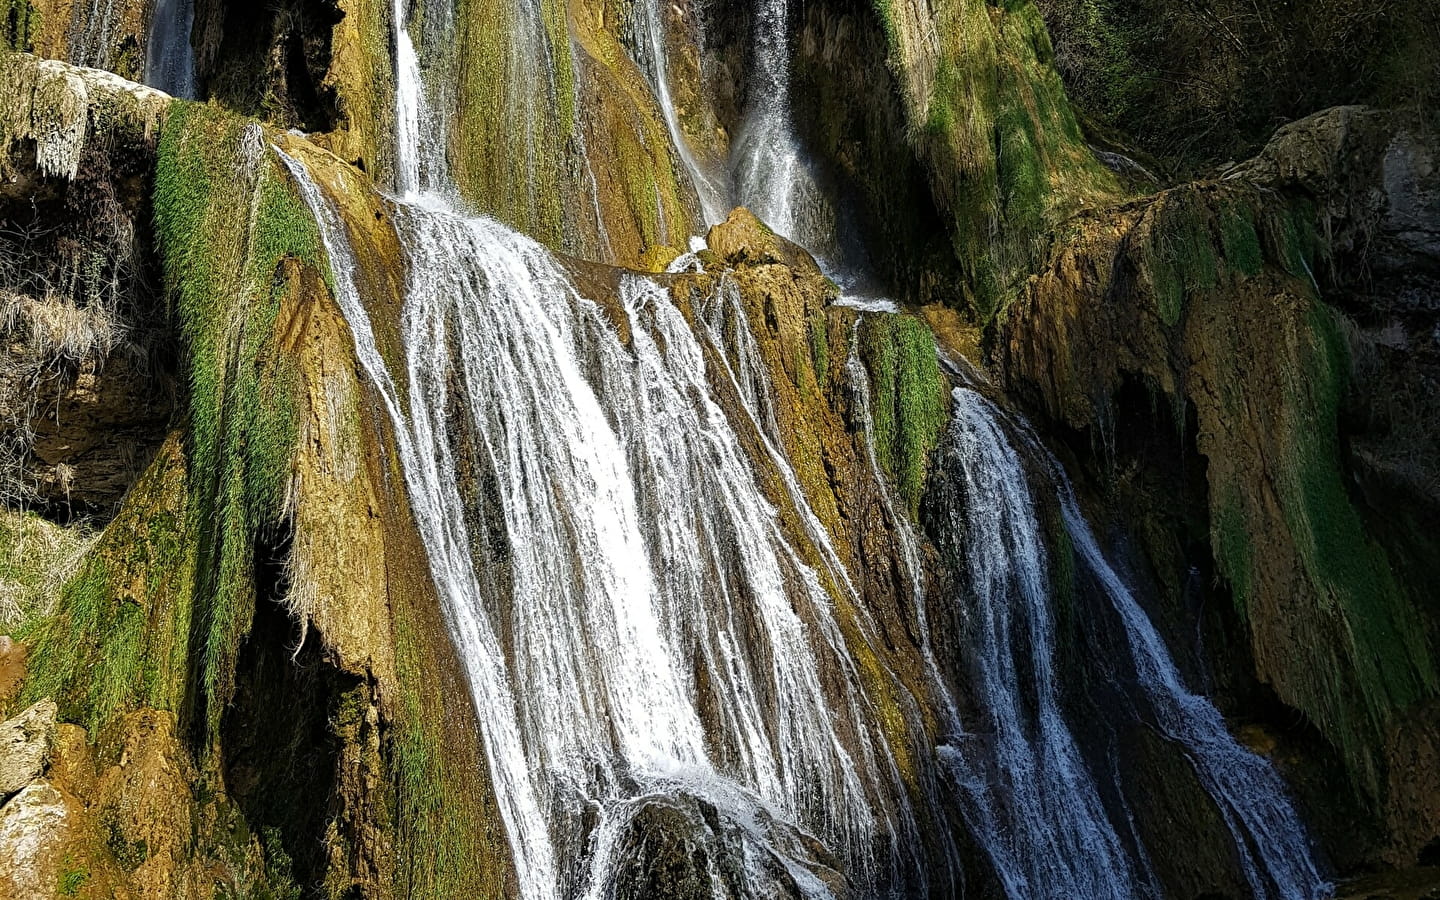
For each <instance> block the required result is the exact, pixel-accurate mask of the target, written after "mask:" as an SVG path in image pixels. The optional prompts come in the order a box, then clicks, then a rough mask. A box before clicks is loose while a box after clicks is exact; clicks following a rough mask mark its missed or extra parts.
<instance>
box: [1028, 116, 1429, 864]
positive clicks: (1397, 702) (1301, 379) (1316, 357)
mask: <svg viewBox="0 0 1440 900" xmlns="http://www.w3.org/2000/svg"><path fill="white" fill-rule="evenodd" d="M1428 160H1429V152H1428V151H1427V150H1425V149H1424V148H1423V147H1421V146H1418V145H1417V142H1416V139H1415V137H1414V136H1413V133H1411V132H1407V131H1405V130H1404V129H1402V128H1398V127H1397V122H1396V120H1394V119H1393V118H1391V117H1388V116H1385V115H1382V114H1379V113H1374V112H1370V111H1366V110H1358V109H1341V110H1335V111H1331V112H1329V113H1326V114H1324V115H1321V116H1317V117H1315V118H1313V119H1310V120H1306V121H1305V122H1301V123H1296V124H1295V125H1292V126H1290V127H1289V128H1287V129H1285V130H1282V132H1281V133H1280V134H1278V135H1277V137H1276V140H1275V141H1274V142H1272V144H1271V146H1270V147H1269V148H1267V150H1266V151H1265V152H1264V153H1263V154H1262V155H1261V156H1260V157H1258V158H1257V159H1256V160H1254V161H1252V162H1250V163H1247V164H1246V165H1244V166H1241V167H1239V168H1237V169H1236V170H1235V171H1234V172H1233V173H1232V174H1231V176H1230V177H1229V178H1227V180H1226V181H1224V182H1222V183H1213V184H1212V183H1199V184H1194V185H1187V186H1182V187H1180V188H1176V189H1173V190H1171V191H1167V192H1164V193H1162V194H1159V195H1157V196H1155V197H1152V198H1147V199H1144V200H1140V201H1136V202H1133V203H1130V204H1126V205H1123V206H1117V207H1114V208H1112V209H1110V210H1106V211H1103V212H1094V213H1089V214H1086V215H1084V216H1082V217H1079V218H1077V219H1076V220H1074V221H1073V222H1072V223H1071V224H1070V226H1069V227H1068V230H1067V232H1066V233H1065V234H1064V235H1063V238H1062V240H1061V241H1060V243H1059V245H1058V247H1057V249H1056V252H1055V253H1054V255H1053V256H1052V259H1051V263H1050V265H1049V267H1048V268H1047V269H1046V270H1044V271H1042V272H1041V273H1040V274H1039V275H1038V276H1037V277H1036V278H1035V279H1032V281H1031V282H1030V283H1029V284H1028V285H1027V289H1026V292H1025V295H1024V296H1023V297H1022V299H1021V300H1020V301H1019V302H1018V303H1017V304H1016V306H1015V307H1013V308H1012V310H1011V313H1010V317H1009V319H1008V321H1007V323H1006V325H1005V328H1004V329H1003V332H1002V333H1003V334H1004V335H1005V344H1004V348H1003V354H1002V358H1003V360H1004V366H1005V370H1006V375H1007V378H1008V379H1009V383H1010V385H1011V387H1012V389H1013V390H1014V391H1016V392H1017V393H1018V394H1020V395H1021V396H1025V397H1028V398H1030V400H1031V402H1032V403H1033V404H1034V406H1035V408H1037V409H1040V410H1043V412H1044V414H1045V415H1047V416H1048V417H1049V418H1050V420H1051V421H1052V422H1054V423H1057V424H1058V425H1059V426H1060V427H1061V428H1069V429H1075V433H1078V434H1079V435H1083V436H1085V437H1082V439H1081V441H1080V442H1079V443H1080V444H1081V445H1082V446H1081V449H1080V450H1079V452H1080V453H1082V454H1090V453H1092V452H1094V450H1095V449H1096V448H1104V451H1103V453H1102V454H1099V455H1100V459H1098V460H1096V462H1095V466H1096V467H1097V470H1099V471H1115V468H1114V467H1116V466H1119V467H1120V468H1121V470H1122V471H1130V472H1132V473H1135V474H1132V475H1131V476H1127V478H1125V479H1121V480H1120V481H1118V482H1117V483H1112V485H1111V486H1110V487H1109V488H1108V491H1109V492H1111V493H1112V495H1118V498H1119V502H1120V505H1121V508H1122V509H1124V508H1126V505H1127V504H1133V506H1131V507H1130V508H1129V509H1128V510H1127V511H1126V512H1124V513H1122V515H1124V516H1126V517H1128V518H1130V520H1131V521H1135V522H1139V523H1141V525H1140V531H1141V532H1142V533H1143V534H1148V536H1147V537H1146V538H1145V540H1146V542H1147V544H1148V547H1147V552H1148V553H1149V555H1150V558H1151V562H1152V564H1153V565H1154V567H1155V570H1156V572H1157V574H1158V577H1159V579H1160V580H1161V582H1162V583H1165V582H1168V583H1170V584H1171V585H1172V587H1171V588H1170V590H1171V591H1172V596H1173V597H1174V598H1176V599H1175V601H1174V602H1175V603H1176V604H1177V607H1178V606H1179V605H1180V604H1182V603H1183V601H1182V600H1180V598H1181V596H1182V594H1183V591H1184V588H1183V587H1182V585H1183V584H1184V583H1185V579H1186V577H1187V576H1186V575H1185V572H1186V571H1187V570H1189V569H1190V567H1192V566H1193V567H1195V569H1194V570H1195V571H1208V570H1210V567H1211V566H1213V567H1214V571H1215V572H1216V573H1217V574H1218V575H1219V576H1220V577H1221V578H1222V579H1223V583H1224V585H1225V587H1226V588H1227V589H1228V590H1227V592H1228V594H1229V595H1230V598H1232V599H1233V602H1234V608H1235V609H1237V610H1238V612H1239V616H1240V618H1239V621H1238V622H1234V621H1231V622H1228V623H1227V622H1225V621H1224V620H1223V619H1220V620H1215V619H1212V622H1211V624H1210V625H1208V626H1201V627H1209V628H1213V629H1214V631H1213V632H1212V633H1213V634H1214V635H1215V638H1216V639H1217V640H1218V641H1220V642H1221V643H1220V645H1222V646H1223V645H1224V644H1225V642H1227V641H1228V639H1224V638H1221V637H1220V635H1222V634H1226V633H1229V634H1233V633H1234V629H1235V628H1236V626H1237V625H1238V626H1239V627H1240V628H1241V629H1243V633H1244V634H1246V636H1247V641H1246V643H1247V644H1248V653H1247V654H1245V655H1243V656H1237V657H1232V658H1230V659H1229V660H1228V661H1225V662H1223V663H1222V664H1221V668H1222V671H1228V672H1230V673H1232V674H1231V675H1227V676H1223V677H1227V678H1230V679H1231V685H1232V688H1231V689H1232V690H1234V691H1236V692H1239V693H1240V694H1242V695H1243V694H1244V693H1245V692H1246V691H1247V690H1253V689H1252V688H1247V687H1245V685H1244V678H1243V677H1242V678H1239V679H1236V678H1235V676H1234V674H1233V673H1237V672H1239V673H1244V672H1245V671H1246V670H1248V671H1250V672H1253V674H1254V676H1255V678H1256V679H1258V681H1259V682H1260V683H1262V684H1264V685H1266V686H1268V689H1269V690H1270V691H1273V695H1274V696H1275V697H1278V699H1279V700H1280V701H1282V702H1283V703H1284V704H1286V705H1288V706H1290V707H1292V708H1294V709H1296V710H1299V711H1300V712H1301V713H1303V714H1304V715H1305V716H1306V718H1307V720H1308V725H1309V727H1311V728H1313V729H1314V732H1312V735H1313V734H1314V733H1318V734H1319V735H1321V736H1323V738H1324V744H1314V743H1312V744H1311V745H1310V749H1309V750H1307V751H1304V753H1308V754H1309V759H1310V760H1311V761H1312V762H1313V763H1314V764H1315V765H1320V766H1322V767H1323V765H1328V763H1322V762H1320V760H1323V759H1324V758H1326V756H1327V754H1331V753H1333V754H1338V756H1339V757H1340V759H1342V760H1343V763H1344V765H1345V766H1346V767H1347V768H1348V770H1349V776H1348V777H1349V780H1350V783H1351V785H1352V790H1353V791H1354V796H1355V797H1364V798H1367V799H1366V800H1364V801H1363V803H1364V805H1367V806H1368V807H1369V809H1370V813H1369V816H1370V817H1369V819H1368V822H1369V824H1370V827H1371V828H1373V829H1374V832H1373V833H1374V837H1373V838H1371V839H1370V840H1372V841H1373V842H1372V843H1369V844H1368V845H1367V846H1366V848H1365V849H1363V850H1357V845H1356V843H1355V842H1350V843H1348V844H1346V843H1345V841H1346V840H1348V838H1345V839H1343V840H1342V836H1343V835H1345V834H1347V832H1346V831H1345V830H1344V826H1343V825H1341V824H1340V822H1339V821H1336V822H1335V823H1334V827H1338V828H1339V829H1340V830H1339V831H1337V832H1336V833H1335V834H1336V837H1335V840H1336V841H1337V850H1336V852H1337V855H1338V856H1339V857H1340V858H1341V859H1342V860H1343V861H1345V862H1346V863H1347V864H1348V863H1349V862H1351V861H1354V860H1355V858H1356V856H1357V855H1361V854H1368V855H1370V856H1371V858H1374V857H1375V856H1380V857H1383V858H1386V859H1390V860H1394V861H1401V860H1413V858H1414V854H1415V853H1417V852H1418V850H1419V847H1420V845H1422V844H1423V843H1424V842H1425V841H1427V840H1429V839H1430V838H1431V837H1433V832H1434V826H1433V824H1431V821H1432V816H1433V812H1423V811H1421V810H1419V809H1417V808H1416V807H1415V803H1416V799H1415V798H1418V797H1423V796H1428V795H1429V794H1430V793H1431V791H1430V790H1429V789H1428V787H1427V784H1428V778H1429V775H1428V774H1427V773H1428V768H1427V765H1428V764H1427V763H1425V762H1423V760H1426V759H1428V758H1429V757H1430V754H1431V752H1432V751H1431V749H1430V748H1431V746H1432V744H1433V738H1432V737H1431V732H1432V729H1433V727H1434V723H1433V719H1432V717H1433V714H1434V713H1433V708H1434V707H1433V702H1432V701H1431V698H1432V697H1433V696H1434V694H1435V691H1436V689H1437V676H1436V669H1435V663H1434V657H1433V656H1432V651H1431V646H1432V640H1433V637H1432V635H1433V634H1434V629H1435V625H1436V623H1435V620H1434V617H1433V614H1432V613H1431V612H1430V611H1429V610H1428V609H1427V606H1426V604H1425V597H1424V593H1425V590H1426V589H1425V588H1424V587H1423V586H1424V585H1425V584H1427V583H1428V581H1429V578H1430V577H1431V576H1429V575H1428V574H1427V573H1428V572H1429V571H1430V566H1431V563H1430V560H1433V559H1434V558H1435V557H1434V550H1433V548H1431V547H1430V546H1429V539H1428V538H1426V537H1420V535H1429V534H1433V533H1434V530H1433V527H1430V526H1429V525H1428V524H1423V525H1422V524H1419V523H1430V522H1433V521H1434V518H1433V517H1434V515H1435V508H1436V507H1435V505H1434V500H1433V496H1432V494H1433V489H1432V488H1430V487H1428V485H1430V484H1433V482H1432V481H1431V479H1429V478H1428V477H1426V476H1424V475H1423V474H1421V473H1424V472H1426V471H1429V470H1428V469H1427V468H1426V467H1428V466H1430V465H1433V462H1431V461H1433V459H1434V451H1433V444H1432V443H1431V439H1430V438H1429V437H1428V436H1427V435H1428V434H1429V433H1430V432H1431V431H1433V429H1434V427H1435V425H1434V422H1435V421H1437V420H1435V419H1433V418H1432V415H1433V414H1432V413H1431V412H1430V409H1431V408H1432V404H1430V402H1429V400H1428V399H1427V397H1428V396H1429V394H1430V388H1429V387H1427V385H1432V384H1434V380H1433V378H1434V376H1433V369H1432V368H1431V367H1432V366H1433V363H1432V362H1430V360H1433V358H1434V350H1433V347H1434V344H1433V340H1434V338H1433V337H1432V335H1433V329H1434V322H1435V320H1434V317H1433V313H1429V312H1427V311H1425V310H1426V308H1427V306H1428V305H1429V304H1430V303H1431V302H1432V299H1427V298H1433V297H1434V294H1433V287H1432V285H1433V282H1431V281H1430V276H1429V274H1428V273H1429V272H1430V271H1431V270H1432V267H1433V260H1432V256H1431V249H1430V247H1431V244H1432V242H1433V237H1432V236H1431V229H1432V228H1433V226H1432V225H1427V224H1423V222H1424V221H1426V220H1428V219H1429V218H1430V214H1431V211H1432V209H1433V202H1434V200H1433V181H1432V176H1431V174H1430V173H1431V171H1432V169H1431V164H1430V163H1429V161H1428ZM1396 171H1405V172H1406V173H1407V175H1406V176H1405V177H1404V178H1403V179H1399V178H1397V179H1393V180H1388V181H1387V176H1386V173H1387V172H1396ZM1402 182H1403V185H1402ZM1261 191H1263V193H1261ZM1412 210H1423V212H1421V213H1420V214H1419V215H1413V214H1412V213H1411V212H1409V211H1412ZM1372 253H1373V256H1370V255H1369V254H1372ZM1367 258H1372V259H1374V260H1375V269H1374V271H1375V274H1376V278H1375V279H1374V280H1370V279H1364V278H1360V277H1358V276H1357V269H1358V268H1359V267H1360V266H1361V265H1363V261H1364V260H1365V259H1367ZM1362 291H1363V292H1362ZM1317 292H1319V293H1321V294H1323V296H1324V298H1325V300H1328V301H1329V302H1325V301H1322V299H1321V297H1320V296H1317ZM1349 316H1353V317H1354V319H1353V320H1352V319H1350V318H1349ZM1355 321H1359V322H1361V323H1366V324H1362V325H1361V326H1360V327H1358V328H1357V326H1356V325H1355V324H1353V322H1355ZM1387 328H1388V329H1389V333H1390V334H1391V335H1393V336H1394V340H1393V342H1392V343H1393V346H1391V347H1389V348H1377V346H1376V345H1377V344H1378V343H1381V342H1382V341H1383V340H1384V338H1382V337H1380V335H1381V334H1383V333H1385V331H1386V329H1387ZM1367 329H1371V330H1369V331H1367ZM1352 359H1353V360H1354V361H1355V362H1354V377H1353V378H1352V377H1351V372H1352V362H1351V361H1352ZM1380 384H1383V385H1385V386H1386V388H1387V389H1388V390H1389V391H1390V392H1391V393H1392V396H1398V397H1408V398H1410V399H1408V400H1405V401H1400V402H1401V403H1402V404H1403V405H1404V406H1405V407H1406V409H1407V413H1406V414H1405V415H1404V416H1388V415H1387V416H1382V415H1380V414H1375V413H1371V412H1369V410H1371V409H1385V408H1387V407H1386V406H1384V405H1382V404H1381V403H1372V402H1370V401H1367V400H1366V398H1367V397H1368V398H1375V397H1378V396H1379V394H1378V393H1377V386H1378V385H1380ZM1357 406H1358V407H1359V408H1360V409H1361V410H1365V411H1364V412H1356V411H1354V410H1355V409H1356V407H1357ZM1166 408H1168V409H1169V410H1170V412H1169V414H1168V415H1166V414H1163V413H1162V412H1159V411H1161V410H1164V409H1166ZM1392 408H1393V407H1392ZM1421 423H1424V424H1421ZM1177 428H1178V429H1180V430H1179V432H1178V435H1177V432H1176V431H1175V429H1177ZM1085 444H1088V445H1089V446H1084V445H1085ZM1401 447H1404V448H1406V449H1407V451H1408V452H1410V453H1411V454H1412V455H1410V456H1408V457H1403V459H1402V454H1401V452H1400V450H1399V448H1401ZM1187 459H1189V460H1192V461H1194V462H1189V463H1187V462H1185V460H1187ZM1167 460H1176V461H1177V462H1167ZM1200 460H1203V463H1201V462H1199V461H1200ZM1380 460H1385V461H1386V462H1385V463H1381V462H1379V461H1380ZM1381 470H1384V472H1385V473H1386V474H1381ZM1398 472H1405V473H1407V474H1409V475H1411V476H1412V477H1410V478H1408V479H1407V478H1403V477H1400V476H1398V474H1397V475H1392V474H1390V473H1398ZM1097 477H1098V478H1105V477H1106V476H1104V475H1098V476H1097ZM1357 486H1359V487H1361V490H1356V487H1357ZM1127 496H1128V499H1127ZM1160 497H1168V498H1170V499H1168V500H1159V499H1158V498H1160ZM1186 509H1189V510H1192V512H1189V513H1186V512H1184V510H1186ZM1157 510H1167V511H1165V512H1157ZM1401 523H1410V524H1408V525H1406V524H1401ZM1225 607H1226V604H1225V603H1224V600H1223V599H1222V600H1221V601H1220V602H1219V604H1218V605H1217V606H1215V607H1212V609H1213V608H1218V609H1224V608H1225ZM1184 615H1188V614H1180V617H1181V620H1182V621H1183V616H1184ZM1211 615H1212V616H1214V615H1215V614H1214V613H1212V614H1211ZM1222 659H1223V657H1222ZM1251 696H1252V697H1254V695H1253V694H1252V695H1251ZM1245 702H1248V703H1253V704H1255V705H1256V706H1259V705H1261V704H1262V703H1263V702H1264V701H1263V700H1261V699H1260V698H1258V697H1255V698H1254V699H1251V700H1249V701H1245ZM1302 743H1304V741H1303V740H1302ZM1327 745H1328V746H1327ZM1401 748H1404V749H1401ZM1302 755H1304V754H1302ZM1396 779H1398V781H1397V780H1396ZM1302 781H1303V779H1302ZM1315 802H1317V803H1318V804H1321V805H1329V804H1333V802H1334V801H1333V800H1328V799H1322V798H1319V797H1317V798H1315ZM1421 805H1422V806H1425V807H1427V808H1428V807H1429V806H1430V805H1431V804H1428V803H1421ZM1402 809H1403V810H1405V812H1404V813H1403V814H1401V813H1400V810H1402ZM1397 817H1398V818H1397ZM1340 818H1342V819H1343V816H1342V817H1340ZM1401 820H1403V821H1404V823H1406V824H1401ZM1321 827H1322V828H1328V827H1332V826H1331V825H1330V824H1329V823H1326V822H1322V823H1321Z"/></svg>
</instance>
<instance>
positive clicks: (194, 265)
mask: <svg viewBox="0 0 1440 900" xmlns="http://www.w3.org/2000/svg"><path fill="white" fill-rule="evenodd" d="M265 146H266V144H265V141H264V135H263V133H261V132H260V131H259V126H257V125H252V124H248V123H246V122H245V121H244V120H242V119H239V118H237V117H235V116H232V115H229V114H227V113H225V112H223V111H221V110H219V109H216V108H212V107H206V106H200V105H197V104H189V103H178V104H176V105H175V106H174V107H173V108H172V111H171V113H170V116H169V118H168V120H167V122H166V124H165V128H164V132H163V133H162V135H161V139H160V146H159V150H158V153H157V166H156V175H155V188H154V191H155V193H154V212H155V223H156V232H157V235H158V238H159V249H160V254H161V259H162V262H163V267H164V274H165V281H166V287H167V289H168V294H169V297H170V300H171V307H172V313H173V315H174V316H175V318H176V319H177V320H178V323H179V326H180V332H181V335H182V337H183V339H184V347H183V365H184V367H185V371H186V375H187V388H188V389H187V392H186V394H187V396H186V407H185V410H186V419H187V420H188V421H187V424H188V426H189V429H188V445H187V446H186V447H184V448H181V447H180V446H179V445H178V442H173V441H172V442H171V443H170V444H167V446H166V448H165V449H164V450H162V452H161V453H160V455H159V456H158V457H157V459H156V461H155V462H154V463H153V464H152V465H151V467H150V469H149V470H148V471H147V473H146V474H145V476H144V477H143V478H142V479H141V482H140V484H139V485H137V487H136V489H135V490H133V491H132V492H131V494H130V496H129V497H128V498H127V500H126V503H125V505H124V507H123V508H122V510H121V513H120V515H119V516H118V517H117V518H116V520H115V521H114V522H112V523H111V524H110V526H109V527H107V529H106V531H105V533H104V535H103V536H102V538H101V539H100V542H99V544H98V545H97V547H96V549H95V550H94V551H93V552H92V553H91V554H90V556H89V557H88V558H87V559H86V561H85V562H84V564H83V565H82V567H81V568H80V570H79V572H78V573H77V574H76V575H75V576H74V577H73V578H72V579H71V580H70V581H69V582H68V583H67V584H66V585H65V587H64V589H63V592H62V600H61V603H60V609H59V611H58V612H57V614H56V616H55V617H54V619H53V620H51V621H49V622H47V623H45V625H44V626H43V628H38V629H37V633H36V634H35V636H34V640H35V641H36V643H37V647H38V648H39V652H37V653H36V655H35V660H36V662H35V663H34V664H33V665H32V667H31V671H30V674H29V676H28V677H27V679H26V685H25V692H26V694H27V695H29V696H36V697H38V696H45V695H50V696H54V697H56V699H57V701H58V702H59V703H60V704H61V706H62V714H63V715H64V717H65V718H67V719H69V720H71V721H75V722H79V723H81V724H83V725H85V726H86V727H87V728H88V729H90V731H91V732H92V734H93V733H96V732H98V731H99V729H101V728H102V727H104V725H105V724H106V723H108V722H109V721H111V720H112V719H113V718H114V717H115V716H117V715H119V714H121V713H123V712H125V711H127V710H129V709H132V708H135V707H137V706H150V707H155V708H160V709H169V710H173V711H175V712H176V714H177V715H178V716H179V717H180V719H181V722H182V724H183V723H184V722H186V721H187V720H188V718H189V717H190V716H192V715H199V716H201V717H202V720H203V722H204V723H205V726H206V730H207V733H208V734H209V735H210V737H211V738H212V739H213V737H214V735H215V733H216V731H217V730H218V726H219V719H220V715H221V713H222V712H223V710H224V708H225V706H226V704H227V703H228V701H229V697H230V694H231V691H232V687H233V680H234V666H235V657H236V654H237V652H238V649H239V645H240V643H241V641H242V640H243V638H244V636H245V634H246V633H247V632H248V629H249V625H250V619H251V616H252V614H253V609H254V602H255V572H254V567H255V557H256V547H257V543H259V542H261V541H264V540H266V539H267V538H268V537H270V536H272V535H274V534H275V533H276V531H277V529H278V528H279V527H280V526H281V523H282V520H283V517H284V512H283V507H284V500H285V494H286V491H287V488H288V485H289V481H290V471H291V466H290V457H291V454H292V452H293V450H294V447H295V443H296V438H297V434H298V418H297V412H296V385H297V376H296V373H295V372H294V369H293V365H292V364H291V362H290V361H289V360H288V359H287V358H286V357H285V356H284V354H282V353H281V352H279V350H278V348H277V347H276V346H275V344H276V333H275V323H276V317H277V315H278V312H279V308H280V305H281V302H282V301H283V300H284V299H285V297H286V296H287V294H288V289H289V285H288V284H287V281H286V279H285V277H284V276H283V271H284V266H283V263H284V262H285V261H286V260H296V261H298V262H299V263H301V264H304V265H309V266H313V267H316V268H318V269H320V271H322V272H326V277H327V278H328V270H327V269H326V268H325V264H324V257H323V254H322V251H321V244H320V238H319V232H318V230H317V229H316V226H315V224H314V222H313V221H312V220H311V218H310V216H309V214H308V212H307V210H306V208H305V207H304V205H303V203H302V201H301V200H300V198H299V197H298V195H297V194H296V193H295V191H294V189H293V187H292V186H291V184H290V182H289V180H288V178H287V177H286V176H285V175H284V174H283V173H282V172H281V171H280V170H279V168H278V166H277V165H276V164H275V162H274V160H273V158H272V156H271V154H270V153H269V152H268V151H267V150H266V149H265Z"/></svg>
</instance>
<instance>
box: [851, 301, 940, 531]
mask: <svg viewBox="0 0 1440 900" xmlns="http://www.w3.org/2000/svg"><path fill="white" fill-rule="evenodd" d="M861 353H862V355H863V358H864V360H865V365H866V368H867V370H868V371H869V373H870V382H871V385H872V391H871V395H872V402H871V415H872V416H873V418H874V421H873V423H872V424H873V434H874V440H875V453H876V458H877V459H878V460H879V462H880V465H881V467H882V468H883V469H884V470H885V471H886V473H887V474H889V475H890V477H891V478H893V479H894V480H895V484H896V489H897V491H898V493H899V496H900V497H901V499H902V500H903V501H904V502H905V504H906V507H907V508H908V509H909V510H910V511H911V513H912V514H915V513H916V512H917V511H918V509H919V504H920V496H921V494H922V493H924V490H925V479H926V475H927V473H928V467H929V461H930V452H931V451H932V450H934V449H935V445H936V444H937V443H938V442H939V439H940V432H941V430H942V429H943V428H944V427H945V418H946V412H947V407H946V404H945V382H944V379H943V378H942V377H941V375H940V365H939V360H938V357H937V355H936V349H935V336H934V335H933V334H932V333H931V332H930V329H929V327H928V326H926V325H925V323H924V322H923V321H921V320H920V319H917V318H915V317H914V316H909V315H902V316H869V317H866V318H865V319H864V320H863V322H862V326H861Z"/></svg>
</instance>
